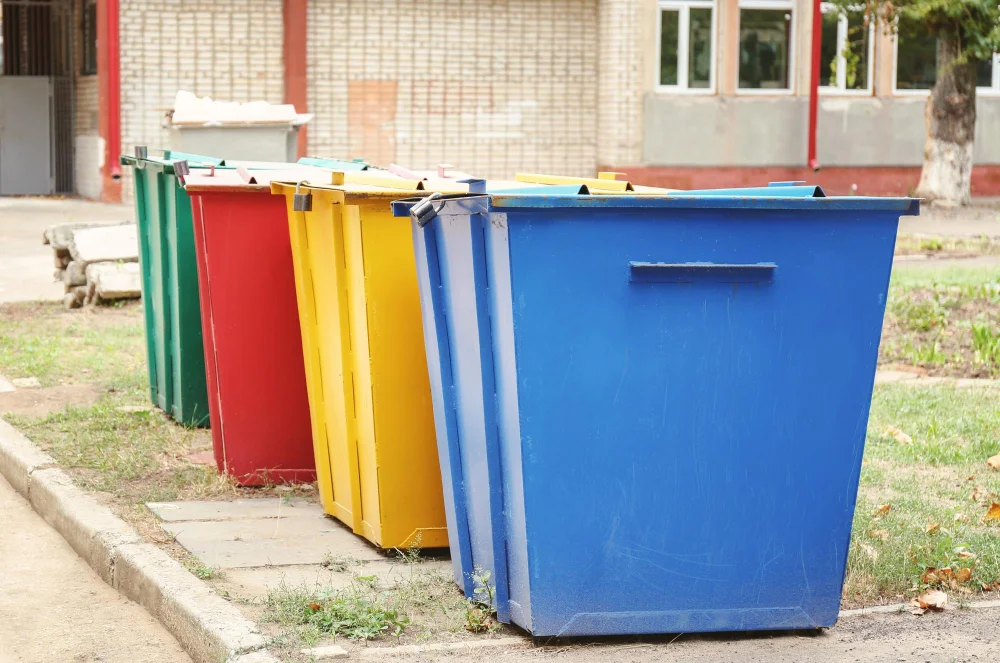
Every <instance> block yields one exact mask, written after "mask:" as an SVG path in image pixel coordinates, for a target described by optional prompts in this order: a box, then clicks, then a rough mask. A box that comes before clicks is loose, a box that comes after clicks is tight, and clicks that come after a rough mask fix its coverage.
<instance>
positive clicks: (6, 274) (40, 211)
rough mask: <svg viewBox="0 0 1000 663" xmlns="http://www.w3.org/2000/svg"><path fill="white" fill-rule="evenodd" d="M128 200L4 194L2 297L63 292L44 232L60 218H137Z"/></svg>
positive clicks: (0, 201) (0, 204)
mask: <svg viewBox="0 0 1000 663" xmlns="http://www.w3.org/2000/svg"><path fill="white" fill-rule="evenodd" d="M134 218H135V213H134V211H133V209H132V207H131V206H129V205H108V204H105V203H95V202H90V201H87V200H77V199H63V198H4V197H0V303H3V302H23V301H33V300H36V299H51V300H58V299H62V298H63V294H64V290H63V284H62V283H56V282H54V280H53V278H52V272H53V271H54V270H55V265H54V264H53V262H52V249H50V248H49V247H48V246H45V245H44V244H42V233H43V232H45V229H46V228H48V227H49V226H52V225H56V224H58V223H108V224H111V223H121V222H122V221H131V220H134Z"/></svg>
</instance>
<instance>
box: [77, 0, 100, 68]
mask: <svg viewBox="0 0 1000 663" xmlns="http://www.w3.org/2000/svg"><path fill="white" fill-rule="evenodd" d="M80 31H81V33H82V35H83V57H82V59H81V60H80V74H81V75H83V76H91V75H93V74H96V73H97V0H85V1H84V4H83V17H82V19H81V25H80Z"/></svg>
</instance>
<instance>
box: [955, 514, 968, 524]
mask: <svg viewBox="0 0 1000 663" xmlns="http://www.w3.org/2000/svg"><path fill="white" fill-rule="evenodd" d="M955 522H956V523H967V522H969V517H968V516H967V515H965V514H964V513H956V514H955Z"/></svg>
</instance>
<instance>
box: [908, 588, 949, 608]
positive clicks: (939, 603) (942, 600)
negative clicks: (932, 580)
mask: <svg viewBox="0 0 1000 663" xmlns="http://www.w3.org/2000/svg"><path fill="white" fill-rule="evenodd" d="M916 601H917V607H920V608H925V609H926V608H930V609H931V610H942V609H944V607H945V606H946V605H948V595H947V594H945V593H944V592H942V591H941V590H940V589H932V590H931V591H929V592H924V593H923V594H921V595H920V596H918V597H917V598H916Z"/></svg>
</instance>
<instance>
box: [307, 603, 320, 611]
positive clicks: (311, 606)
mask: <svg viewBox="0 0 1000 663" xmlns="http://www.w3.org/2000/svg"><path fill="white" fill-rule="evenodd" d="M322 607H323V606H321V605H320V604H319V603H310V604H309V609H310V610H312V611H313V612H316V611H317V610H319V609H320V608H322Z"/></svg>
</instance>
